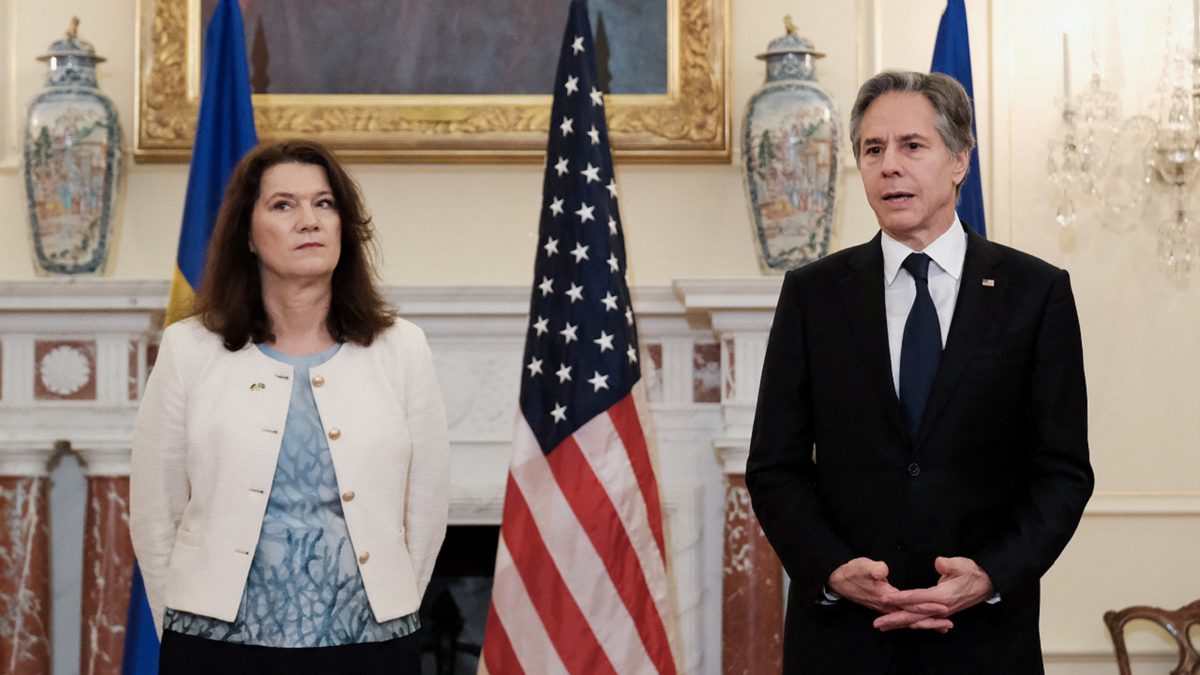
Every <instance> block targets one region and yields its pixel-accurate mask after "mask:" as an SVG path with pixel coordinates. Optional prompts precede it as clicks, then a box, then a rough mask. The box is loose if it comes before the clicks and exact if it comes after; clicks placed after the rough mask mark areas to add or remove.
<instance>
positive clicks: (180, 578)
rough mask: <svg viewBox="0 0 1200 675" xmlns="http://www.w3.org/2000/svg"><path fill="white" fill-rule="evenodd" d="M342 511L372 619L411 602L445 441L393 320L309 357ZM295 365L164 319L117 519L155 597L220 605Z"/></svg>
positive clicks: (406, 609) (420, 341) (406, 330)
mask: <svg viewBox="0 0 1200 675" xmlns="http://www.w3.org/2000/svg"><path fill="white" fill-rule="evenodd" d="M309 376H310V377H311V378H312V381H313V396H314V397H315V398H316V401H317V409H318V411H319V412H320V415H321V423H322V424H323V425H324V427H325V434H326V436H327V437H328V438H329V451H330V454H331V455H332V456H333V466H334V471H335V472H336V475H337V482H338V489H339V491H340V492H341V496H342V511H343V512H344V513H345V517H346V524H347V526H348V527H349V531H350V540H351V543H352V545H353V546H354V552H355V554H356V555H357V556H358V559H359V571H360V572H361V574H362V579H363V585H364V587H365V589H366V593H367V599H368V601H369V602H370V605H371V609H372V611H373V612H374V615H375V619H376V620H377V621H387V620H389V619H395V618H397V617H401V616H404V615H406V614H409V613H412V612H415V611H417V609H418V607H419V606H420V603H421V596H422V595H423V594H424V592H425V587H426V586H427V585H428V583H429V578H430V576H431V575H432V573H433V564H434V561H435V559H436V558H437V553H438V549H440V548H441V545H442V539H443V538H444V537H445V533H446V517H447V510H448V504H449V496H448V490H449V476H450V470H449V443H448V441H447V437H446V415H445V410H444V408H443V406H442V398H441V394H440V392H439V391H438V385H437V379H436V377H435V375H434V371H433V362H432V359H431V357H430V353H429V346H428V345H427V344H426V342H425V335H424V333H422V332H421V329H420V328H417V327H416V326H414V325H413V324H411V323H409V322H407V321H404V320H397V321H396V324H395V325H394V326H393V327H392V328H390V329H389V330H388V331H387V332H385V333H384V334H383V335H381V336H380V337H379V338H378V339H376V340H375V342H374V343H373V344H372V345H371V346H370V347H361V346H358V345H355V344H353V343H346V344H343V345H342V348H341V349H340V350H339V351H338V352H337V354H335V355H334V356H333V358H331V359H329V361H327V362H325V363H324V364H322V365H320V366H317V367H315V368H312V369H311V370H310V371H309ZM291 393H292V367H291V366H290V365H287V364H285V363H281V362H279V361H276V360H274V359H272V358H270V357H269V356H267V355H265V354H263V353H262V352H261V351H260V350H259V349H258V348H256V347H255V346H253V345H247V346H246V347H245V348H243V349H241V350H239V351H236V352H230V351H228V350H227V349H225V347H224V346H223V345H222V343H221V338H220V337H219V336H217V335H216V334H214V333H212V332H210V331H208V330H207V329H205V328H203V327H202V326H201V325H200V324H199V323H198V322H197V321H196V320H195V319H189V320H187V321H182V322H180V323H177V324H174V325H172V326H170V327H169V328H167V330H166V331H165V332H164V333H163V339H162V345H161V346H160V348H159V353H158V360H157V363H156V364H155V366H154V370H153V372H151V374H150V378H149V381H148V382H147V383H146V392H145V396H144V397H143V398H142V404H141V408H140V409H139V410H138V415H137V422H136V424H135V426H134V433H133V465H132V469H131V473H130V504H129V511H130V518H129V524H130V532H131V534H132V536H133V548H134V552H135V553H136V554H137V559H138V564H139V565H140V566H141V570H142V576H143V578H144V580H145V584H146V595H147V596H148V598H149V600H150V608H151V612H152V614H153V615H154V623H155V626H156V627H157V628H158V631H159V634H160V635H161V633H162V621H163V610H164V608H165V607H171V608H173V609H177V610H182V611H186V612H191V613H194V614H202V615H205V616H211V617H215V618H217V619H221V620H224V621H232V620H233V619H234V618H235V617H236V615H237V611H238V606H239V604H240V603H241V599H242V591H243V590H244V588H245V584H246V577H247V575H248V573H249V570H250V561H251V559H252V558H253V557H254V551H255V548H256V547H257V544H258V535H259V531H260V530H261V529H262V522H263V514H264V513H265V512H266V508H267V498H268V496H269V495H270V494H271V482H272V480H273V478H274V476H275V466H276V462H277V460H278V457H279V447H280V443H281V440H282V438H283V425H284V421H285V420H286V418H287V411H288V405H289V403H290V401H291Z"/></svg>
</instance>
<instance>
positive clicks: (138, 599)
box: [121, 560, 158, 675]
mask: <svg viewBox="0 0 1200 675" xmlns="http://www.w3.org/2000/svg"><path fill="white" fill-rule="evenodd" d="M157 672H158V633H156V632H155V630H154V617H153V616H151V615H150V603H149V602H148V601H147V600H146V585H145V583H144V582H143V581H142V570H141V568H140V567H138V564H137V561H136V560H135V561H133V584H132V587H131V588H130V589H129V615H128V617H127V618H126V619H125V656H124V657H123V658H122V659H121V675H153V674H154V673H157Z"/></svg>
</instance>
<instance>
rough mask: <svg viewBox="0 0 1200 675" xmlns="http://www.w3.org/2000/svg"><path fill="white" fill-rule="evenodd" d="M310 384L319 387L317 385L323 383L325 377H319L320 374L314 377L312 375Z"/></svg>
mask: <svg viewBox="0 0 1200 675" xmlns="http://www.w3.org/2000/svg"><path fill="white" fill-rule="evenodd" d="M312 384H313V386H314V387H319V386H321V385H323V384H325V378H323V377H321V376H320V375H317V376H316V377H314V378H313V379H312Z"/></svg>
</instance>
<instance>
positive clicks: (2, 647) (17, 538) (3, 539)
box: [0, 476, 53, 675]
mask: <svg viewBox="0 0 1200 675" xmlns="http://www.w3.org/2000/svg"><path fill="white" fill-rule="evenodd" d="M48 483H49V481H48V479H47V478H45V477H41V476H37V477H34V476H0V672H3V673H8V674H10V675H46V673H49V672H50V606H51V603H52V601H53V596H52V595H51V591H50V527H49V525H50V490H49V484H48Z"/></svg>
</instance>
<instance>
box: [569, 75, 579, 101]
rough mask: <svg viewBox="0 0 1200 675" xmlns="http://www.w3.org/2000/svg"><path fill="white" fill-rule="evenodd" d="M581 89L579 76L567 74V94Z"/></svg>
mask: <svg viewBox="0 0 1200 675" xmlns="http://www.w3.org/2000/svg"><path fill="white" fill-rule="evenodd" d="M577 91H579V78H578V77H571V76H570V75H568V76H567V96H570V95H571V94H574V93H575V92H577Z"/></svg>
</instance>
